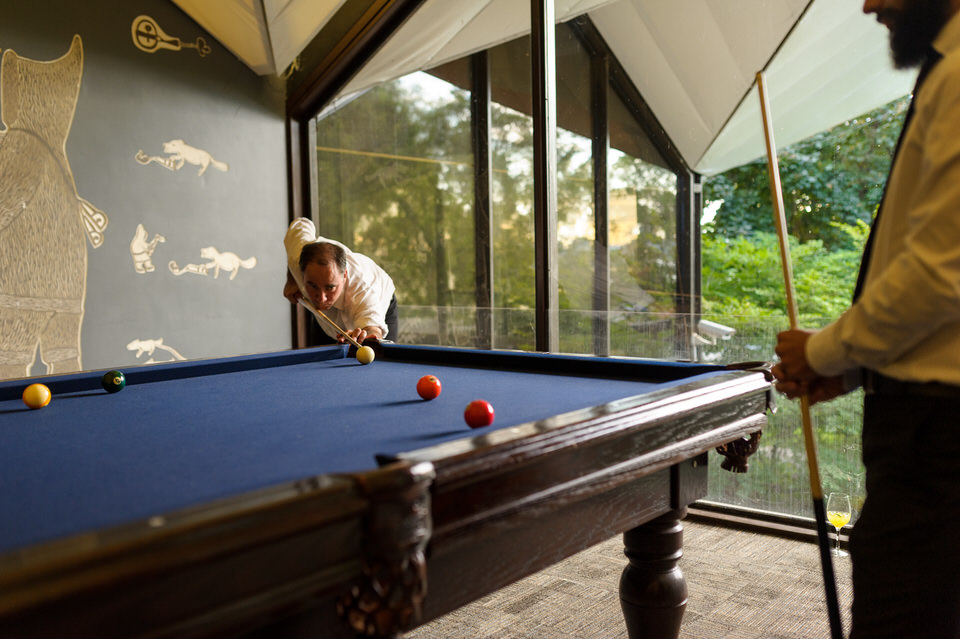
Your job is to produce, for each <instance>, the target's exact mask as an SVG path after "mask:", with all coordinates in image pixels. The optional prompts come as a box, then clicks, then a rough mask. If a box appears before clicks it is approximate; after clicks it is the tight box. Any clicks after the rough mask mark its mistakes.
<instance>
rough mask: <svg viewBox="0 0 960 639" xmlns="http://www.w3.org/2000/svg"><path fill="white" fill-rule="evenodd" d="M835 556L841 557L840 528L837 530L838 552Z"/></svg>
mask: <svg viewBox="0 0 960 639" xmlns="http://www.w3.org/2000/svg"><path fill="white" fill-rule="evenodd" d="M834 554H835V555H837V556H838V557H839V556H840V529H839V528H837V547H836V552H835V553H834Z"/></svg>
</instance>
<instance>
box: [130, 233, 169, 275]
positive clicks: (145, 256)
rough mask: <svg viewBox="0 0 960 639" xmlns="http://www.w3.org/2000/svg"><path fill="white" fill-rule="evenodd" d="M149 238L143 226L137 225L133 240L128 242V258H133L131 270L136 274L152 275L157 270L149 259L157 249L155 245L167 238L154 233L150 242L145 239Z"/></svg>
mask: <svg viewBox="0 0 960 639" xmlns="http://www.w3.org/2000/svg"><path fill="white" fill-rule="evenodd" d="M149 236H150V234H149V233H147V229H145V228H144V227H143V224H137V230H136V231H134V233H133V239H132V240H130V257H132V258H133V270H134V271H136V272H137V273H153V272H154V271H155V270H157V269H156V267H155V266H154V265H153V261H152V260H151V259H150V258H151V257H152V256H153V252H154V251H155V250H156V249H157V244H159V243H160V242H166V241H167V238H165V237H163V236H162V235H158V234H156V233H154V234H153V239H152V240H148V239H147V238H148V237H149Z"/></svg>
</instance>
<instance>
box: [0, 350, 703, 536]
mask: <svg viewBox="0 0 960 639" xmlns="http://www.w3.org/2000/svg"><path fill="white" fill-rule="evenodd" d="M337 353H338V354H339V353H340V351H337ZM301 360H304V361H301ZM237 361H243V362H245V363H246V362H248V361H249V360H232V361H231V362H232V365H226V366H221V367H210V368H208V369H206V374H200V375H196V376H189V375H191V373H192V372H194V371H195V370H196V367H190V366H183V367H181V368H180V369H175V370H174V371H173V373H175V374H165V373H164V370H165V369H158V370H156V371H153V373H152V374H153V377H152V378H151V379H152V380H153V381H148V380H143V381H142V383H133V382H134V380H136V377H137V375H136V374H135V373H134V374H128V380H130V381H128V385H127V387H126V389H124V390H123V391H121V392H120V393H117V394H107V393H106V392H104V391H103V390H98V389H88V390H78V391H74V392H59V393H55V397H54V399H53V401H52V402H51V404H50V405H49V406H48V407H47V408H44V409H41V410H37V411H33V410H29V409H27V408H26V407H25V406H24V405H23V404H22V403H21V402H20V400H19V397H18V398H17V399H6V400H3V401H0V553H2V552H5V551H8V550H12V549H15V548H17V547H20V546H23V545H26V544H30V543H37V542H40V541H45V540H50V539H54V538H57V537H61V536H64V535H69V534H76V533H79V532H83V531H87V530H92V529H99V528H102V527H106V526H111V525H116V524H120V523H124V522H128V521H133V520H138V519H144V518H147V517H150V516H153V515H157V514H163V513H168V512H171V511H174V510H177V509H180V508H184V507H187V506H191V505H196V504H201V503H206V502H209V501H211V500H215V499H220V498H223V497H226V496H231V495H237V494H241V493H244V492H247V491H251V490H255V489H258V488H263V487H267V486H271V485H275V484H278V483H283V482H289V481H293V480H298V479H303V478H305V477H309V476H312V475H317V474H323V473H336V472H348V471H355V470H365V469H370V468H373V467H375V466H376V463H375V455H377V454H385V455H392V454H395V453H398V452H402V451H410V450H415V449H418V448H423V447H426V446H431V445H434V444H437V443H441V442H444V441H449V440H451V439H457V438H462V437H472V436H475V435H480V434H482V433H484V432H487V431H488V430H489V429H494V428H503V427H507V426H514V425H517V424H521V423H525V422H529V421H535V420H539V419H544V418H546V417H550V416H553V415H557V414H560V413H564V412H568V411H571V410H576V409H580V408H586V407H589V406H595V405H599V404H604V403H607V402H609V401H613V400H616V399H621V398H624V397H629V396H633V395H639V394H643V393H645V392H647V391H649V390H651V389H653V388H662V387H664V386H665V384H662V383H661V384H651V383H645V382H636V381H625V380H619V379H600V378H578V377H572V376H560V375H544V374H531V373H523V372H510V371H507V372H504V371H499V370H485V369H471V368H463V367H457V366H446V365H442V364H437V363H432V364H419V363H407V362H398V361H376V362H374V363H373V364H372V365H370V366H362V365H360V364H358V363H357V362H356V361H355V360H353V359H339V358H335V359H332V360H330V361H323V362H318V361H310V358H304V357H302V356H300V358H299V359H293V358H286V359H279V360H276V361H274V360H268V361H267V364H269V365H267V366H266V367H265V368H255V367H254V368H252V369H250V370H237V369H238V368H241V367H240V366H237V365H236V362H237ZM290 362H292V363H290ZM228 363H230V362H228ZM284 364H285V365H284ZM145 370H146V369H145ZM218 370H223V371H230V372H227V373H224V374H216V371H218ZM426 374H434V375H437V376H438V377H439V378H440V380H441V383H442V384H443V391H442V393H441V395H440V397H438V398H437V399H435V400H432V401H429V402H427V401H423V400H422V399H420V398H419V396H418V395H417V394H416V382H417V380H418V379H419V378H420V377H421V376H422V375H426ZM95 377H96V379H99V374H97V375H96V376H95ZM685 381H689V380H679V381H677V382H671V383H668V384H666V385H673V384H676V383H683V382H685ZM98 383H99V382H98ZM5 384H6V383H5ZM24 385H25V383H24ZM81 386H82V385H81ZM87 386H89V384H87ZM60 388H69V385H67V386H61V387H60ZM8 395H9V393H8ZM477 398H482V399H486V400H488V401H490V402H491V404H493V406H494V409H495V411H496V421H495V422H494V425H493V426H490V427H488V428H487V429H478V430H471V429H470V428H468V427H467V426H466V424H465V423H464V421H463V409H464V407H465V406H466V404H467V403H468V402H469V401H471V400H473V399H477Z"/></svg>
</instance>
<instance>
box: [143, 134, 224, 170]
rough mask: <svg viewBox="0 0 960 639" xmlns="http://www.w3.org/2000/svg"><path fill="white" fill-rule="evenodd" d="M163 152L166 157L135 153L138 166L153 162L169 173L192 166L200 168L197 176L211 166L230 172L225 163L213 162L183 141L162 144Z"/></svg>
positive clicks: (209, 157)
mask: <svg viewBox="0 0 960 639" xmlns="http://www.w3.org/2000/svg"><path fill="white" fill-rule="evenodd" d="M163 152H164V153H166V154H167V155H166V156H158V155H147V154H146V153H144V152H143V150H142V149H141V150H139V151H137V155H136V159H137V162H139V163H140V164H144V165H146V164H150V163H151V162H155V163H157V164H159V165H160V166H162V167H164V168H167V169H170V170H171V171H179V170H180V169H182V168H183V165H184V164H186V163H189V164H193V165H194V166H199V167H200V171H199V172H198V173H197V175H203V174H204V173H206V172H207V169H208V168H210V167H211V166H212V167H213V168H215V169H219V170H221V171H223V172H227V171H229V170H230V165H229V164H227V163H226V162H220V161H219V160H215V159H214V158H213V156H212V155H210V153H209V152H208V151H204V150H203V149H198V148H196V147H193V146H190V145H189V144H187V143H186V142H184V141H183V140H170V141H169V142H164V143H163Z"/></svg>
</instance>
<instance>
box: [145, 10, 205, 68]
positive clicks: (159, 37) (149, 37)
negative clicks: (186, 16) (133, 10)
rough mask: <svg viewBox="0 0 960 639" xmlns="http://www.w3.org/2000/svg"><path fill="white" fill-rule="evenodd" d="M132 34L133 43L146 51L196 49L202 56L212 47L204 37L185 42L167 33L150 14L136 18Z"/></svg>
mask: <svg viewBox="0 0 960 639" xmlns="http://www.w3.org/2000/svg"><path fill="white" fill-rule="evenodd" d="M130 35H131V36H133V44H134V45H136V47H137V48H138V49H140V50H141V51H145V52H146V53H156V52H157V51H159V50H161V49H165V50H167V51H180V50H182V49H196V50H197V53H199V54H200V57H201V58H203V57H206V55H207V54H208V53H210V47H209V46H207V41H206V40H204V39H203V38H202V37H198V38H197V40H196V42H192V43H191V42H184V41H182V40H181V39H180V38H177V37H175V36H171V35H167V34H166V33H165V32H164V30H163V29H161V28H160V25H159V24H157V21H156V20H154V19H153V18H151V17H150V16H137V17H136V18H134V19H133V22H132V23H131V24H130Z"/></svg>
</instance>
